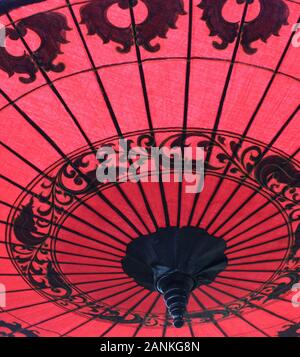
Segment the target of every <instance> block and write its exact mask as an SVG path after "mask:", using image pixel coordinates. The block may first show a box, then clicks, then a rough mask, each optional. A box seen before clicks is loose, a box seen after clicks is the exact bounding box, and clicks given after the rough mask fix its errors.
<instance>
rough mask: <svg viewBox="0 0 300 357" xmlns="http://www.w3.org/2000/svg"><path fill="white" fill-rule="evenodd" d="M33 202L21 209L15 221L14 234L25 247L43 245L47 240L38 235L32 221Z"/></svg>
mask: <svg viewBox="0 0 300 357" xmlns="http://www.w3.org/2000/svg"><path fill="white" fill-rule="evenodd" d="M32 206H33V200H32V199H31V200H30V202H29V203H28V204H27V205H26V206H24V207H23V209H22V211H21V213H20V215H19V216H18V217H17V218H16V219H15V222H14V232H15V235H16V238H17V239H18V241H19V242H21V243H23V244H24V245H25V247H29V248H30V247H34V246H37V245H40V244H41V243H43V241H44V240H45V239H46V238H47V237H45V236H44V235H41V234H39V233H38V231H37V228H36V226H35V222H34V219H33V209H32Z"/></svg>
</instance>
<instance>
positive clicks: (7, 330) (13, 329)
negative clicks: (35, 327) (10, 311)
mask: <svg viewBox="0 0 300 357" xmlns="http://www.w3.org/2000/svg"><path fill="white" fill-rule="evenodd" d="M0 336H1V337H39V336H38V335H37V333H36V332H35V331H31V330H28V329H25V328H23V327H22V325H21V324H19V323H17V322H13V323H10V322H5V321H0Z"/></svg>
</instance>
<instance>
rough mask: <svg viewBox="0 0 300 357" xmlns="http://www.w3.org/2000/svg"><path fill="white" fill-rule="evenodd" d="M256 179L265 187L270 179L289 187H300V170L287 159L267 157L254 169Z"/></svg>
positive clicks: (273, 156)
mask: <svg viewBox="0 0 300 357" xmlns="http://www.w3.org/2000/svg"><path fill="white" fill-rule="evenodd" d="M255 177H256V179H257V180H258V181H259V182H260V183H261V184H262V185H263V186H267V185H268V183H269V182H270V179H275V180H276V181H277V182H278V183H281V184H288V185H289V186H291V187H300V170H298V169H296V167H295V166H294V165H293V164H292V163H291V162H290V161H289V160H287V159H285V158H282V157H279V156H275V155H272V156H268V157H266V158H265V159H262V160H261V161H260V162H259V163H258V165H257V167H256V169H255Z"/></svg>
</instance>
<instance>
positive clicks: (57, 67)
mask: <svg viewBox="0 0 300 357" xmlns="http://www.w3.org/2000/svg"><path fill="white" fill-rule="evenodd" d="M28 30H31V31H34V32H35V33H36V34H37V35H38V36H39V38H40V40H41V44H40V46H39V48H38V49H36V50H35V51H33V56H32V57H31V56H30V55H29V54H26V53H25V54H24V55H22V56H13V55H11V54H10V53H9V52H8V51H7V49H6V48H0V68H1V69H2V70H4V71H5V72H6V73H7V74H8V75H9V76H10V77H11V76H12V75H13V74H15V73H20V74H27V75H28V77H20V81H21V82H22V83H31V82H33V81H34V80H35V79H36V73H37V71H38V67H37V64H38V65H39V66H40V67H41V68H42V69H44V70H45V71H47V72H48V71H53V72H63V71H64V69H65V65H64V64H63V63H62V62H60V63H58V64H54V61H55V60H56V58H57V57H58V55H59V54H61V53H62V52H61V46H62V45H63V44H67V43H68V41H67V39H66V31H69V30H70V28H69V27H68V24H67V20H66V17H65V16H64V15H62V14H60V13H57V12H44V13H38V14H35V15H32V16H29V17H26V18H25V19H22V20H20V21H19V22H17V24H16V28H15V29H12V28H7V30H6V35H7V36H8V37H9V38H10V39H12V40H14V41H17V40H20V38H21V37H24V36H25V35H26V34H27V32H28Z"/></svg>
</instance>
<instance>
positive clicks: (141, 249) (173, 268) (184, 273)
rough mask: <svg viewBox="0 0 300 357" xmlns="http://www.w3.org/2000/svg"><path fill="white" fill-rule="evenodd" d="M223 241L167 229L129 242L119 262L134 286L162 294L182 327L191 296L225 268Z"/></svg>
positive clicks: (190, 231)
mask: <svg viewBox="0 0 300 357" xmlns="http://www.w3.org/2000/svg"><path fill="white" fill-rule="evenodd" d="M225 249H226V244H225V242H224V240H222V239H220V238H215V237H213V236H211V235H209V234H208V233H207V232H206V231H204V230H203V229H200V228H195V227H183V228H177V227H168V228H162V229H159V230H158V231H157V232H155V233H153V234H149V235H145V236H140V237H139V238H137V239H135V240H134V241H132V242H131V243H130V244H129V245H128V246H127V250H126V255H125V257H124V258H123V260H122V267H123V270H124V272H125V273H126V274H127V275H128V276H129V277H131V278H133V279H134V280H135V281H136V283H138V284H139V285H141V286H143V287H145V288H146V289H148V290H151V291H157V292H159V293H160V294H162V295H163V297H164V301H165V303H166V306H167V308H168V311H169V314H170V315H171V317H172V318H173V323H174V326H175V327H182V326H183V324H184V315H185V313H186V307H187V304H188V299H189V295H190V293H191V292H192V291H193V290H194V289H196V288H197V287H199V286H200V285H205V284H209V283H211V282H212V281H214V279H215V278H216V276H217V275H218V274H219V273H220V272H221V271H223V270H224V269H225V267H226V265H227V258H226V255H225Z"/></svg>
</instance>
